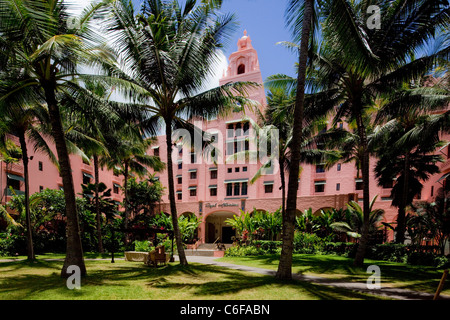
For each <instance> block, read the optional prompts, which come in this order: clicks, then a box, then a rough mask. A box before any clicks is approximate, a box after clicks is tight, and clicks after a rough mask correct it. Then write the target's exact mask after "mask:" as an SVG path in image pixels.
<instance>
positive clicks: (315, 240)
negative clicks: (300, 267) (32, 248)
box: [294, 232, 325, 253]
mask: <svg viewBox="0 0 450 320" xmlns="http://www.w3.org/2000/svg"><path fill="white" fill-rule="evenodd" d="M324 246H325V241H324V239H322V238H320V237H319V236H318V235H316V234H314V233H306V232H295V234H294V252H295V253H319V252H321V251H323V249H324Z"/></svg>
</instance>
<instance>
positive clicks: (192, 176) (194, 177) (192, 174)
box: [190, 171, 197, 180]
mask: <svg viewBox="0 0 450 320" xmlns="http://www.w3.org/2000/svg"><path fill="white" fill-rule="evenodd" d="M190 174H191V179H192V180H194V179H197V171H192V172H191V173H190Z"/></svg>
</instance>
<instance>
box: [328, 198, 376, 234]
mask: <svg viewBox="0 0 450 320" xmlns="http://www.w3.org/2000/svg"><path fill="white" fill-rule="evenodd" d="M377 198H378V196H375V197H373V198H372V201H370V206H369V209H370V215H369V235H373V234H374V233H375V232H376V231H378V230H379V228H380V222H381V220H382V219H383V215H384V210H383V209H374V208H373V206H374V205H375V201H376V200H377ZM347 207H348V210H347V215H346V218H345V220H346V221H339V222H333V223H332V224H331V225H330V226H331V228H333V230H335V231H338V232H345V233H346V234H347V236H349V237H351V238H355V239H361V237H362V230H363V226H364V211H363V209H362V208H361V206H360V205H359V203H358V202H356V201H350V202H349V203H348V204H347Z"/></svg>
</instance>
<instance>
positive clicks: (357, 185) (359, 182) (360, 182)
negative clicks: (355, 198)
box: [355, 180, 364, 190]
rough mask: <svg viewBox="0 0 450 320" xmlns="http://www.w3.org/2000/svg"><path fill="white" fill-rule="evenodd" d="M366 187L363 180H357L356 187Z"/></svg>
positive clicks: (359, 188)
mask: <svg viewBox="0 0 450 320" xmlns="http://www.w3.org/2000/svg"><path fill="white" fill-rule="evenodd" d="M363 188H364V183H363V181H362V180H356V184H355V189H356V190H362V189H363Z"/></svg>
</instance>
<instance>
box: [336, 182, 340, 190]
mask: <svg viewBox="0 0 450 320" xmlns="http://www.w3.org/2000/svg"><path fill="white" fill-rule="evenodd" d="M340 190H341V184H340V183H336V191H340Z"/></svg>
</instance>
